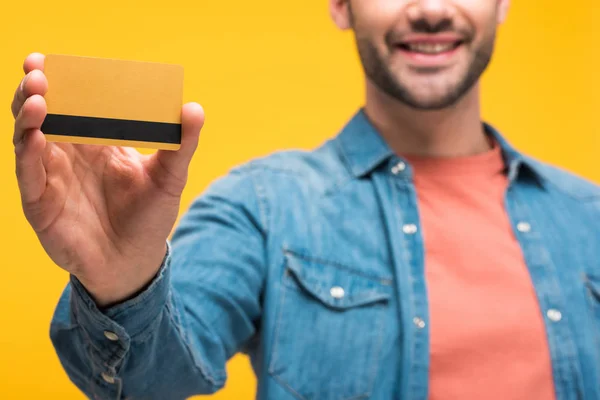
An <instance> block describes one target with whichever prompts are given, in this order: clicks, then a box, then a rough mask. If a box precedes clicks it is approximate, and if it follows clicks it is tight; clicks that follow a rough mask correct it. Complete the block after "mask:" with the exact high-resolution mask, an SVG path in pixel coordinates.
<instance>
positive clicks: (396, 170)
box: [392, 162, 406, 175]
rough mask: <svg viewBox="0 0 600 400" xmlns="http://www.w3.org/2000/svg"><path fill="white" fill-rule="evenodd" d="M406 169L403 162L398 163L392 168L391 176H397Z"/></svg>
mask: <svg viewBox="0 0 600 400" xmlns="http://www.w3.org/2000/svg"><path fill="white" fill-rule="evenodd" d="M405 169H406V164H405V163H403V162H399V163H398V164H396V165H394V166H393V167H392V174H394V175H398V174H399V173H400V172H402V171H404V170H405Z"/></svg>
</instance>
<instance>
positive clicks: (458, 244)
mask: <svg viewBox="0 0 600 400" xmlns="http://www.w3.org/2000/svg"><path fill="white" fill-rule="evenodd" d="M329 4H330V10H331V15H332V17H333V20H334V21H335V23H336V24H337V25H338V26H339V27H340V28H341V29H352V30H353V31H354V33H355V35H356V41H357V47H358V51H359V54H360V57H361V60H362V63H363V66H364V71H365V74H366V78H367V79H366V82H367V85H366V102H365V106H364V108H362V109H361V110H359V111H358V112H357V113H356V114H355V115H354V116H353V117H352V119H351V120H350V121H349V122H348V124H347V125H346V126H345V127H344V129H343V130H342V131H341V132H340V134H339V135H337V136H336V137H335V138H333V139H331V140H330V141H328V142H326V143H324V144H323V145H322V146H321V147H319V148H318V149H316V150H315V151H312V152H280V153H277V154H273V155H271V156H269V157H265V158H262V159H258V160H255V161H253V162H250V163H248V164H246V165H244V166H241V167H238V168H236V169H235V170H233V171H232V172H231V173H230V174H228V175H227V176H226V177H223V178H222V179H219V180H218V181H216V182H215V183H213V184H212V185H211V187H210V188H209V189H208V190H207V192H206V193H204V194H203V195H202V196H200V197H198V199H197V200H196V201H195V202H194V203H193V205H192V206H191V208H190V209H189V210H188V212H187V213H186V214H185V216H184V217H183V218H182V220H181V223H180V224H179V226H178V227H177V229H176V231H175V233H174V235H173V236H172V238H171V241H170V242H168V241H167V238H168V235H169V233H170V231H171V229H172V227H173V225H174V222H175V220H176V216H177V212H178V210H179V202H180V195H181V192H182V189H183V188H184V185H185V182H186V179H187V168H188V164H189V162H190V159H191V158H192V155H193V153H194V150H195V148H196V145H197V141H198V135H199V131H200V129H201V126H202V123H203V111H202V109H201V108H200V107H199V106H198V105H197V104H187V105H185V106H184V109H183V114H182V116H183V126H184V129H183V143H182V149H181V150H180V151H178V152H168V151H159V152H158V153H156V154H155V155H152V156H142V155H140V154H138V153H136V152H134V151H132V150H128V149H122V148H112V147H94V146H71V145H64V144H60V145H59V144H53V143H46V141H45V139H44V136H43V134H42V132H40V130H39V128H40V126H41V123H42V120H43V118H44V115H45V112H46V111H45V103H44V99H43V97H42V96H43V94H44V93H45V91H46V88H47V82H46V80H45V78H44V75H43V72H41V70H42V69H43V56H41V55H39V54H33V55H31V56H30V57H29V58H28V59H27V60H26V61H25V66H24V68H25V71H26V72H27V76H26V78H25V80H24V81H23V82H22V84H21V85H20V87H19V89H17V92H16V95H15V101H14V102H13V107H12V110H13V113H14V114H15V116H16V122H15V135H14V143H15V152H16V162H17V175H18V180H19V185H20V190H21V193H22V198H23V207H24V211H25V214H26V216H27V218H28V221H29V222H30V223H31V225H32V227H33V229H34V230H35V231H36V233H37V234H38V236H39V239H40V241H41V243H42V245H43V246H44V248H45V249H46V251H47V252H48V254H49V256H50V257H51V258H52V259H53V260H54V261H55V262H56V264H58V265H59V266H60V267H62V268H64V269H65V270H67V271H68V272H70V274H71V277H72V278H71V281H70V284H69V285H68V286H67V288H66V290H65V293H64V296H63V297H62V298H61V300H60V302H59V304H58V307H57V309H56V314H55V317H54V320H53V323H52V328H51V337H52V341H53V343H54V345H55V347H56V350H57V352H58V355H59V357H60V360H61V362H62V364H63V366H64V368H65V369H66V371H67V373H68V374H69V376H70V378H71V379H72V381H73V382H74V383H75V384H76V385H77V386H78V387H79V388H80V389H81V390H82V391H83V392H84V393H85V394H86V395H88V396H89V397H91V398H98V399H125V398H127V399H182V398H185V397H187V396H191V395H193V394H200V393H211V392H215V391H217V390H218V389H219V388H221V387H222V386H223V385H224V383H225V378H226V377H225V364H226V361H227V360H228V359H229V358H230V357H232V356H233V355H234V354H236V353H237V352H242V351H243V352H246V353H247V354H249V355H250V357H251V360H252V365H253V368H254V370H255V372H256V374H257V377H258V389H257V397H258V398H260V399H269V400H271V399H276V400H286V399H318V400H350V399H386V400H387V399H390V400H391V399H410V400H413V399H414V400H417V399H434V400H435V399H464V400H469V399H487V400H496V399H497V400H500V399H502V400H505V399H536V400H537V399H540V400H542V399H543V400H546V399H559V400H565V399H586V400H597V399H600V385H599V383H598V380H599V377H600V247H599V246H598V244H599V243H600V224H598V223H596V221H598V220H599V218H600V190H599V189H598V188H597V186H595V185H592V184H591V183H588V182H586V181H584V180H582V179H580V178H577V177H575V176H573V175H571V174H569V173H567V172H563V171H561V170H559V169H557V168H554V167H552V166H548V165H545V164H543V163H541V162H539V161H537V160H534V159H532V158H530V157H527V156H525V155H522V154H520V153H519V152H518V151H517V150H516V149H514V148H512V147H511V146H510V145H509V144H508V143H507V142H506V141H505V140H504V139H503V137H502V136H501V134H500V133H499V132H498V131H497V130H495V129H494V128H493V127H492V126H491V125H489V124H487V123H483V122H482V121H481V120H480V109H479V87H478V82H479V78H480V76H481V74H482V72H483V71H484V70H485V68H486V66H487V65H488V63H489V61H490V59H491V56H492V50H493V47H494V40H495V32H496V26H497V25H498V24H500V23H501V22H502V21H503V20H504V18H505V16H506V13H507V10H508V0H396V1H394V0H330V1H329Z"/></svg>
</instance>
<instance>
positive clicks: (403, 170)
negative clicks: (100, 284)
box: [372, 158, 429, 400]
mask: <svg viewBox="0 0 600 400" xmlns="http://www.w3.org/2000/svg"><path fill="white" fill-rule="evenodd" d="M372 179H373V181H374V184H375V190H376V192H377V196H378V199H379V202H380V205H381V208H382V211H383V215H384V219H385V221H384V223H385V226H386V230H387V237H388V244H389V249H390V253H391V260H392V262H393V269H394V274H395V276H396V285H397V293H399V297H398V309H399V313H400V315H399V321H400V330H401V332H402V337H403V343H402V347H401V354H399V355H398V357H402V363H401V365H402V368H401V371H400V375H401V376H399V377H398V382H399V384H400V386H401V387H400V391H399V393H400V397H399V398H401V399H404V398H410V399H412V400H427V392H428V373H429V330H428V323H427V320H428V318H429V311H428V301H427V295H426V293H427V292H426V287H425V275H424V251H423V238H422V236H421V232H420V231H421V229H420V221H419V213H418V204H417V196H416V190H415V187H414V184H413V181H412V168H411V167H410V165H409V164H408V163H407V162H406V161H404V160H401V159H398V158H394V159H392V160H390V162H389V164H388V168H387V170H385V171H377V172H375V173H373V175H372Z"/></svg>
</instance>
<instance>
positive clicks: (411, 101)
mask: <svg viewBox="0 0 600 400" xmlns="http://www.w3.org/2000/svg"><path fill="white" fill-rule="evenodd" d="M424 24H425V25H427V23H426V22H423V21H421V22H420V26H423V25H424ZM450 25H451V24H446V25H443V26H450ZM441 26H442V25H441ZM423 31H426V32H427V33H438V32H441V31H440V30H437V31H436V30H435V28H433V29H432V28H427V29H419V30H413V32H423ZM443 31H446V32H447V31H449V30H448V29H444V30H443ZM486 33H487V34H486V35H485V38H484V39H483V40H482V41H481V43H480V44H479V45H477V47H476V48H474V49H472V50H470V51H469V53H468V54H469V55H470V60H469V62H468V66H467V67H466V68H465V67H463V68H464V71H460V72H459V73H458V74H457V73H452V74H449V73H445V71H439V70H436V69H435V68H428V69H421V70H419V71H416V70H414V69H413V70H409V69H408V67H407V68H404V70H405V71H406V72H405V73H402V75H401V73H398V72H395V71H394V70H392V68H391V66H390V64H389V63H388V62H387V61H386V57H385V56H384V55H382V54H381V52H380V51H379V50H378V49H377V47H376V45H375V44H374V43H373V41H372V40H371V39H370V38H368V37H366V36H361V35H360V34H359V32H356V30H355V39H356V46H357V49H358V54H359V57H360V60H361V63H362V67H363V70H364V73H365V75H366V76H367V78H368V79H369V80H370V81H371V82H372V83H373V84H374V85H375V86H376V87H377V88H379V90H381V91H382V92H384V93H386V94H387V95H388V96H390V97H391V98H393V99H395V100H397V101H399V102H401V103H403V104H405V105H407V106H409V107H411V108H414V109H417V110H441V109H444V108H448V107H451V106H452V105H454V104H456V103H457V102H458V101H459V100H460V99H461V98H462V97H463V96H464V95H465V94H466V93H467V92H469V91H470V90H471V88H472V87H473V86H474V85H475V84H476V83H477V81H478V80H479V78H480V77H481V75H482V74H483V72H484V71H485V70H486V69H487V67H488V65H489V63H490V61H491V59H492V54H493V51H494V44H495V37H496V31H495V27H494V29H493V30H492V31H491V32H486ZM394 35H395V33H393V32H390V33H389V34H388V35H386V45H387V48H388V54H393V52H395V51H397V47H396V45H395V43H397V42H396V41H395V40H394ZM470 36H471V37H472V36H473V35H472V34H470ZM471 43H473V42H472V41H465V43H463V44H462V45H461V46H467V45H469V44H471ZM460 50H461V51H462V50H464V49H460ZM415 74H418V76H415ZM411 75H412V76H413V77H414V79H417V80H418V81H411ZM436 75H437V76H436ZM444 75H446V76H444ZM450 75H452V76H450ZM457 75H458V77H457ZM416 84H418V85H420V87H415V85H416ZM423 90H425V91H427V94H423Z"/></svg>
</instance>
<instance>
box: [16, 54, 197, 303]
mask: <svg viewBox="0 0 600 400" xmlns="http://www.w3.org/2000/svg"><path fill="white" fill-rule="evenodd" d="M23 69H24V72H25V74H26V76H25V78H24V79H23V81H22V82H21V84H20V85H19V87H18V88H17V90H16V92H15V96H14V100H13V103H12V107H11V108H12V113H13V116H14V117H15V129H14V136H13V144H14V146H15V155H16V174H17V180H18V183H19V190H20V192H21V201H22V206H23V211H24V213H25V216H26V218H27V220H28V222H29V223H30V224H31V226H32V228H33V229H34V230H35V232H36V234H37V236H38V238H39V240H40V242H41V244H42V246H43V247H44V249H45V251H46V252H47V253H48V255H49V256H50V258H51V259H52V260H53V261H54V262H55V263H56V264H57V265H58V266H59V267H61V268H63V269H65V270H66V271H68V272H69V273H71V274H73V275H75V276H76V277H77V278H78V279H79V280H80V281H81V283H82V284H83V285H84V286H85V287H86V289H87V290H88V291H89V292H90V294H91V295H92V296H93V297H94V299H95V300H96V302H97V303H98V304H99V306H101V307H102V306H107V305H110V304H113V303H117V302H120V301H122V300H124V299H127V298H128V297H130V296H132V295H134V294H135V293H136V292H138V291H139V290H140V289H142V288H143V287H144V286H145V285H147V284H148V282H150V281H151V280H152V278H153V277H154V276H155V274H156V272H157V271H158V269H159V268H160V265H161V262H162V260H163V258H164V256H165V252H166V240H167V238H168V236H169V234H170V233H171V230H172V229H173V225H174V224H175V221H176V219H177V215H178V212H179V206H180V199H181V193H182V191H183V189H184V187H185V184H186V181H187V175H188V167H189V164H190V161H191V159H192V156H193V155H194V152H195V150H196V148H197V146H198V138H199V134H200V130H201V128H202V126H203V124H204V111H203V109H202V107H201V106H200V105H198V104H196V103H189V104H186V105H184V107H183V110H182V124H183V128H182V141H181V148H180V149H179V150H178V151H167V150H159V151H157V152H156V153H154V154H152V155H142V154H141V153H139V152H137V151H136V150H134V149H131V148H123V147H109V146H94V145H74V144H67V143H52V142H47V141H46V139H45V137H44V134H43V133H42V131H41V130H40V127H41V126H42V122H43V121H44V118H45V116H46V113H47V109H46V102H45V100H44V97H43V96H44V95H45V93H46V91H47V89H48V82H47V80H46V77H45V75H44V73H43V70H44V56H43V55H41V54H38V53H34V54H31V55H29V56H28V57H27V59H26V60H25V63H24V65H23Z"/></svg>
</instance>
